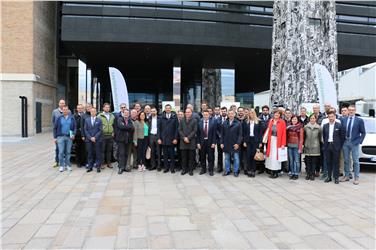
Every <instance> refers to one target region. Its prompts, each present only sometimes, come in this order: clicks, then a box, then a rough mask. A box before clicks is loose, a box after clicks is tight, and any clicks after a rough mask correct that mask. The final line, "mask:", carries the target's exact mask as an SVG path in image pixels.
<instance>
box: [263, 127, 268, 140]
mask: <svg viewBox="0 0 376 250" xmlns="http://www.w3.org/2000/svg"><path fill="white" fill-rule="evenodd" d="M268 135H269V127H268V128H267V129H266V131H265V133H264V136H263V137H262V143H264V144H266V143H267V142H268Z"/></svg>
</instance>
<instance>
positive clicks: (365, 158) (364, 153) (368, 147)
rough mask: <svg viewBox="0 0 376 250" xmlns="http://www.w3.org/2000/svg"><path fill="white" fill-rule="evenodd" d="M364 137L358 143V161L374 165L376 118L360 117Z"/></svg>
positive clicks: (375, 158) (375, 162)
mask: <svg viewBox="0 0 376 250" xmlns="http://www.w3.org/2000/svg"><path fill="white" fill-rule="evenodd" d="M362 119H363V121H364V126H365V128H366V137H365V138H364V141H363V143H362V145H360V152H359V153H360V154H359V163H360V164H365V165H375V166H376V118H371V117H362Z"/></svg>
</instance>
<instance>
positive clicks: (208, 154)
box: [200, 140, 214, 172]
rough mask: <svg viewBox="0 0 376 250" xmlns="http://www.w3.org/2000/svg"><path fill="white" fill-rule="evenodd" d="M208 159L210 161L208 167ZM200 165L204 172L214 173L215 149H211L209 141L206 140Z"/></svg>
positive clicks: (202, 148)
mask: <svg viewBox="0 0 376 250" xmlns="http://www.w3.org/2000/svg"><path fill="white" fill-rule="evenodd" d="M206 159H207V160H208V166H206ZM200 163H201V168H202V169H203V170H205V171H206V170H207V169H209V172H213V169H214V148H212V147H211V144H209V141H208V140H204V143H203V145H201V150H200Z"/></svg>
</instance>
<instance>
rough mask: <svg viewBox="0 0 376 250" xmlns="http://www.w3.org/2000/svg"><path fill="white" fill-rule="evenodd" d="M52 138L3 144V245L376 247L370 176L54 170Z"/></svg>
mask: <svg viewBox="0 0 376 250" xmlns="http://www.w3.org/2000/svg"><path fill="white" fill-rule="evenodd" d="M53 150H54V146H53V144H52V136H51V134H48V133H47V134H43V135H38V136H35V137H33V138H30V139H28V140H23V141H20V142H11V141H7V142H4V143H3V145H2V249H21V248H27V249H30V248H33V249H43V248H87V249H112V248H132V249H140V248H152V249H175V248H180V249H181V248H185V249H191V248H201V249H202V248H203V249H207V248H209V249H252V248H262V249H274V248H280V249H287V248H294V249H307V248H319V249H322V248H325V249H343V248H349V249H364V248H366V249H374V248H375V173H371V172H366V173H362V174H361V182H360V185H358V186H355V185H353V184H352V183H351V182H347V183H340V184H339V185H335V184H334V183H333V182H332V183H324V182H322V181H314V182H311V181H306V180H304V179H303V178H300V179H299V180H298V181H291V180H288V177H287V176H282V177H281V178H278V179H270V178H268V177H267V175H265V174H263V175H258V176H256V178H254V179H253V178H248V177H245V176H244V175H240V176H239V178H235V177H233V176H227V177H223V176H222V175H220V174H216V175H214V176H213V177H210V176H209V175H203V176H200V175H198V171H197V170H196V172H195V175H194V176H193V177H191V176H189V175H185V176H181V175H180V173H176V174H163V173H161V172H157V171H146V172H145V173H139V172H137V171H133V172H132V173H125V174H123V175H118V174H117V170H116V169H113V170H110V169H105V170H104V171H102V172H101V173H99V174H98V173H96V172H95V171H93V172H91V173H86V171H85V170H84V169H78V168H76V167H75V166H74V167H73V172H71V173H68V172H64V173H59V172H58V169H57V168H52V167H51V166H52V162H53V157H54V156H53V155H54V153H53Z"/></svg>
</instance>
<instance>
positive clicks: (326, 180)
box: [324, 177, 332, 182]
mask: <svg viewBox="0 0 376 250" xmlns="http://www.w3.org/2000/svg"><path fill="white" fill-rule="evenodd" d="M331 181H332V178H329V177H328V178H326V179H325V181H324V182H331Z"/></svg>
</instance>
